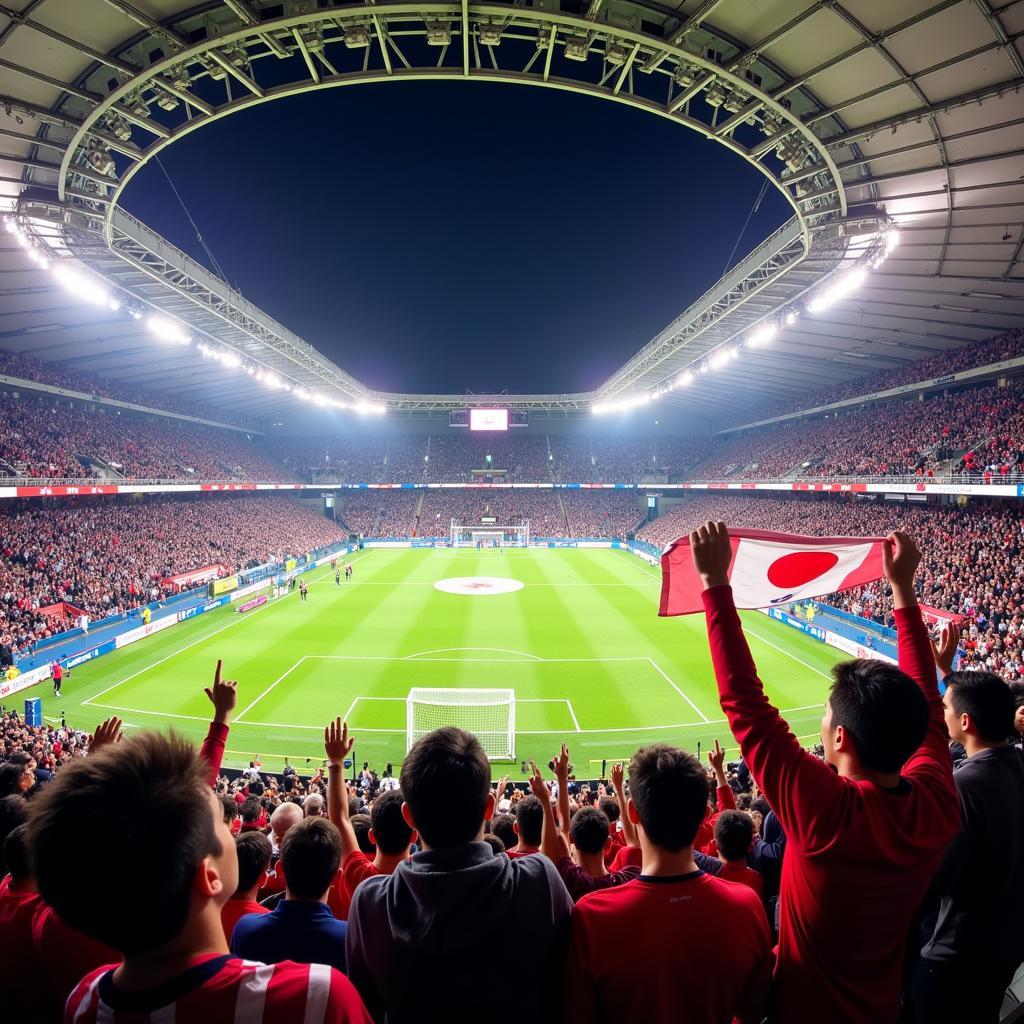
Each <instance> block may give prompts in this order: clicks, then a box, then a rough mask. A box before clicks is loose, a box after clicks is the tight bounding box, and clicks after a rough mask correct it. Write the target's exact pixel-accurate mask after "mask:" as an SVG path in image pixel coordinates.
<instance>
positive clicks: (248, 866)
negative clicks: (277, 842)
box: [235, 832, 273, 892]
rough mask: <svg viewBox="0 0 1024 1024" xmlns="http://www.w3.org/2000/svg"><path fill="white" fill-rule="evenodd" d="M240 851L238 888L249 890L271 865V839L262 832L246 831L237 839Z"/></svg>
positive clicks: (236, 847) (236, 845)
mask: <svg viewBox="0 0 1024 1024" xmlns="http://www.w3.org/2000/svg"><path fill="white" fill-rule="evenodd" d="M235 850H236V852H237V853H238V889H237V892H248V891H249V890H250V889H251V888H252V887H253V886H254V885H255V884H256V883H257V882H258V881H259V880H260V875H262V874H263V872H264V871H266V870H267V869H268V868H269V867H270V857H271V854H272V853H273V850H272V849H271V846H270V840H269V839H268V838H267V837H266V836H265V835H264V834H263V833H262V832H245V833H243V834H242V835H240V836H238V837H237V838H236V839H235Z"/></svg>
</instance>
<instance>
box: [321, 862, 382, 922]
mask: <svg viewBox="0 0 1024 1024" xmlns="http://www.w3.org/2000/svg"><path fill="white" fill-rule="evenodd" d="M380 874H383V872H382V871H381V870H380V868H378V867H377V865H376V864H374V863H373V861H372V860H371V859H370V858H369V857H367V856H366V854H365V853H363V852H362V851H361V850H353V851H352V852H351V853H349V854H346V855H345V859H344V860H343V861H342V862H341V871H340V872H339V873H338V876H337V878H336V879H335V882H334V885H333V886H332V889H333V890H334V891H335V893H336V894H337V901H338V905H337V907H334V906H331V909H332V910H333V911H334V916H335V917H337V918H338V919H339V920H341V921H347V920H348V910H349V907H350V906H351V905H352V893H354V892H355V891H356V886H357V885H359V883H360V882H362V881H365V880H366V879H367V878H373V876H374V875H380ZM328 905H329V906H330V900H328Z"/></svg>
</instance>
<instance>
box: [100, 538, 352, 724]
mask: <svg viewBox="0 0 1024 1024" xmlns="http://www.w3.org/2000/svg"><path fill="white" fill-rule="evenodd" d="M370 553H371V552H367V554H370ZM366 557H367V555H360V556H359V557H358V558H353V559H352V562H353V563H355V562H358V561H360V560H361V559H363V558H366ZM328 576H330V570H328V571H327V572H325V573H322V574H321V575H319V576H317V577H316V578H315V579H313V580H311V581H310V582H312V583H316V582H317V580H322V579H324V578H325V577H328ZM294 593H296V594H297V593H298V591H297V590H296V591H295V592H294ZM292 596H293V595H292V594H285V595H284V597H283V598H280V599H279V600H278V601H274V602H270V601H268V602H267V603H266V604H265V605H263V607H262V608H257V609H256V610H255V611H254V612H253V613H252V614H251V615H246V616H244V617H243V616H241V615H239V616H238V618H237V619H235V620H233V621H232V622H229V623H228V624H227V625H225V626H221V627H220V629H215V630H214V631H213V632H212V633H207V634H206V635H205V636H201V637H199V639H198V640H193V641H192V642H191V643H188V644H185V646H184V647H179V648H178V649H177V650H176V651H172V652H171V653H170V654H168V655H167V656H166V657H164V658H160V659H159V660H157V661H154V662H153V663H152V664H149V665H147V666H146V667H145V668H140V669H139V670H138V672H133V673H132V674H131V675H130V676H125V677H124V679H119V680H118V681H117V682H116V683H112V684H111V685H110V686H108V687H107V688H106V689H105V690H100V691H99V693H94V694H93V695H92V696H91V697H90V698H89V699H88V700H83V701H82V702H81V703H82V704H92V703H93V701H95V700H96V698H97V697H102V696H103V694H105V693H110V691H111V690H114V689H116V688H117V687H118V686H120V685H121V684H122V683H127V682H130V681H131V680H132V679H135V678H136V676H141V675H142V674H143V673H144V672H148V671H149V670H150V669H151V668H156V667H157V665H162V664H163V663H164V662H165V661H170V660H171V658H176V657H177V656H178V655H179V654H184V653H185V651H187V650H189V649H190V648H192V647H195V646H196V645H197V644H201V643H203V641H204V640H209V639H210V638H211V637H215V636H217V635H218V634H219V633H223V632H224V630H226V629H230V628H231V627H232V626H237V625H238V624H239V623H241V622H251V621H252V618H253V616H254V615H259V613H260V612H262V611H266V610H267V609H268V608H277V607H279V606H280V602H281V601H287V600H288V598H289V597H292ZM95 706H96V707H109V705H106V704H96V705H95Z"/></svg>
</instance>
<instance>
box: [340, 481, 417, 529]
mask: <svg viewBox="0 0 1024 1024" xmlns="http://www.w3.org/2000/svg"><path fill="white" fill-rule="evenodd" d="M421 493H422V492H420V491H355V492H351V493H348V494H346V495H345V497H344V498H343V499H341V500H342V504H341V505H340V511H339V512H338V513H337V514H338V516H339V518H340V519H341V520H342V522H343V523H344V524H345V525H346V526H347V527H348V528H349V530H350V531H351V532H352V533H355V534H358V535H359V536H361V537H409V536H411V535H412V532H413V526H414V522H415V518H416V506H417V505H418V504H419V500H420V494H421Z"/></svg>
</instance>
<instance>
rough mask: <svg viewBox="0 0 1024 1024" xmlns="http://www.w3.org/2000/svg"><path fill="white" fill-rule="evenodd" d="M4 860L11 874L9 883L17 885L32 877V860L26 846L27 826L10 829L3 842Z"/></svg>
mask: <svg viewBox="0 0 1024 1024" xmlns="http://www.w3.org/2000/svg"><path fill="white" fill-rule="evenodd" d="M4 860H5V861H6V862H7V870H8V871H9V872H10V874H11V881H12V882H13V883H14V884H15V885H19V884H20V883H21V882H24V881H25V880H26V879H28V878H31V877H32V859H31V852H30V850H29V845H28V825H19V826H18V827H17V828H16V829H12V830H11V832H10V833H9V834H8V836H7V838H6V839H5V840H4Z"/></svg>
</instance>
